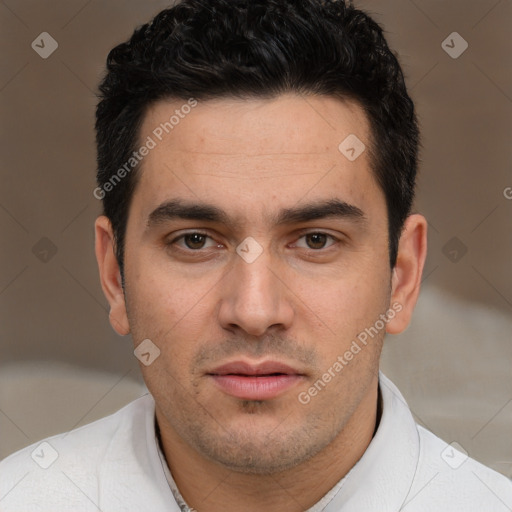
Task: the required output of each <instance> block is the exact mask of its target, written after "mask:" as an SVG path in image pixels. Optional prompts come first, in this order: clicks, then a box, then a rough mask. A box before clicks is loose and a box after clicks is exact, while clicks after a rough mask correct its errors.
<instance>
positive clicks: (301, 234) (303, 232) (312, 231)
mask: <svg viewBox="0 0 512 512" xmlns="http://www.w3.org/2000/svg"><path fill="white" fill-rule="evenodd" d="M307 235H325V236H326V237H328V238H330V239H331V240H332V241H333V243H331V244H330V245H328V246H327V247H322V249H311V248H309V247H302V249H307V250H309V251H314V252H320V251H324V250H327V249H329V248H330V247H332V246H333V245H335V244H336V243H337V242H342V238H341V237H337V236H334V235H333V234H331V233H329V232H327V231H323V230H319V229H302V230H300V231H299V232H298V233H296V241H295V242H293V245H294V246H296V245H295V244H296V243H297V241H298V240H300V239H301V238H304V237H305V236H307Z"/></svg>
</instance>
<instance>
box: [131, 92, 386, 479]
mask: <svg viewBox="0 0 512 512" xmlns="http://www.w3.org/2000/svg"><path fill="white" fill-rule="evenodd" d="M184 103H186V102H179V101H173V102H170V101H169V102H167V101H162V102H159V103H157V104H155V105H154V106H153V107H152V108H151V109H150V110H149V111H148V113H147V115H146V117H145V119H144V123H143V126H142V128H141V133H140V141H141V142H142V143H143V142H145V141H146V140H147V137H148V136H150V137H151V138H152V139H153V140H154V141H155V142H156V147H154V148H153V149H151V150H150V151H149V154H148V155H147V156H145V158H144V160H143V162H142V169H141V175H140V180H139V182H138V184H137V187H136V190H135V193H134V196H133V201H132V204H131V206H130V214H129V221H128V225H127V231H126V245H125V280H126V281H125V283H126V288H125V297H126V315H127V319H128V322H129V325H130V329H131V332H132V335H133V338H134V341H135V344H136V345H138V344H139V343H140V342H141V341H142V340H145V339H148V338H149V339H150V340H151V341H152V343H154V344H155V345H156V346H157V347H158V348H159V350H160V356H159V357H158V358H157V359H155V361H153V362H152V364H150V365H149V366H147V367H146V366H142V370H143V375H144V379H145V381H146V384H147V386H148V388H149V390H150V392H151V393H152V394H153V396H154V398H155V401H156V406H157V418H158V422H159V424H160V428H161V429H165V430H166V431H168V432H169V433H171V434H170V435H173V436H175V437H176V439H181V440H183V441H184V442H185V443H186V444H188V445H189V446H190V447H192V448H193V449H195V450H196V451H197V452H199V454H200V455H202V456H204V457H207V458H208V459H210V460H215V461H217V462H220V463H221V464H223V465H225V466H226V467H229V468H231V469H235V470H237V471H245V472H255V473H262V472H273V471H279V470H283V469H286V468H290V467H293V466H296V465H298V464H299V463H301V462H303V461H305V460H307V459H309V458H310V457H312V456H313V455H315V454H317V453H318V452H320V451H321V450H322V449H324V448H325V447H326V446H327V445H328V444H329V443H330V442H331V441H332V440H333V439H334V438H335V437H336V436H337V435H338V434H339V433H340V432H341V431H342V430H343V429H344V427H346V426H347V424H348V423H349V421H350V419H351V417H353V415H355V414H356V413H357V410H358V408H360V407H362V404H364V403H365V401H367V400H368V396H369V395H368V394H369V392H370V391H369V390H370V389H371V388H372V386H373V387H374V385H375V382H376V373H377V369H378V358H379V355H380V350H381V345H382V338H383V336H384V329H382V328H381V329H379V330H378V331H379V332H378V333H377V334H374V335H373V337H368V343H367V344H366V345H363V344H361V343H359V345H360V346H361V350H360V351H359V352H358V353H357V354H355V355H354V357H353V358H352V359H351V360H350V361H347V364H343V365H342V369H341V370H339V366H336V365H335V363H336V361H338V362H339V359H338V357H339V356H343V354H345V352H346V351H347V350H349V349H350V347H351V344H352V342H353V341H354V340H356V339H357V335H358V334H360V333H361V332H362V331H364V330H365V329H368V328H371V327H374V326H375V325H376V322H377V321H378V320H379V316H380V315H382V314H385V313H386V311H387V310H388V308H389V307H390V283H391V270H390V268H389V255H388V237H387V233H388V231H387V214H386V205H385V198H384V195H383V193H382V191H381V190H380V189H379V187H378V186H377V184H376V181H375V179H374V177H373V175H372V173H371V171H370V161H369V154H368V149H366V150H365V151H363V153H362V154H361V155H360V156H359V157H358V158H356V159H355V160H354V161H351V160H350V159H349V158H347V157H346V156H345V155H344V154H343V153H342V152H341V151H340V150H339V149H338V146H339V145H340V143H341V142H342V141H344V140H345V139H346V138H347V136H349V135H351V134H353V135H355V136H357V138H358V139H359V140H360V141H362V142H363V143H364V144H365V145H366V146H368V145H369V142H370V141H369V126H368V122H367V120H366V118H365V116H364V114H363V111H362V109H361V108H360V107H359V106H358V105H356V104H355V103H350V102H341V101H340V100H338V99H334V98H330V97H312V96H310V97H307V98H301V97H299V96H296V95H283V96H280V97H278V98H276V99H273V100H256V99H254V100H245V101H242V100H231V99H222V100H215V101H207V102H199V104H198V105H197V106H196V107H195V108H194V109H192V111H191V112H190V113H189V114H188V115H186V116H184V118H183V119H180V121H179V124H176V125H175V126H174V128H173V129H172V132H170V133H169V134H166V133H165V131H164V132H163V136H162V137H161V138H162V140H161V141H159V140H158V138H157V137H156V136H155V133H160V131H161V130H160V131H158V130H157V132H154V131H155V129H157V128H158V127H159V126H160V124H161V123H164V122H166V121H168V120H169V118H170V117H171V116H172V115H173V114H174V113H175V110H176V109H180V107H181V105H182V104H184ZM187 110H188V109H187ZM349 140H350V139H349ZM345 150H346V148H345ZM345 153H346V154H348V155H349V156H352V153H353V152H352V151H350V148H348V152H347V151H345ZM378 325H380V326H381V324H378ZM372 332H373V331H372ZM333 367H334V368H337V369H338V370H334V369H333ZM329 369H331V371H330V374H331V379H328V378H325V377H322V376H323V375H324V374H325V373H326V372H328V371H329ZM319 379H321V380H323V382H324V385H319V384H317V387H316V389H317V392H316V393H315V392H314V391H313V392H309V391H308V390H309V389H310V388H311V387H312V386H314V384H315V382H317V381H318V380H319ZM326 380H328V382H325V381H326ZM300 397H302V399H299V398H300ZM308 397H309V400H308V399H307V398H308ZM306 402H307V403H306ZM373 405H374V404H373Z"/></svg>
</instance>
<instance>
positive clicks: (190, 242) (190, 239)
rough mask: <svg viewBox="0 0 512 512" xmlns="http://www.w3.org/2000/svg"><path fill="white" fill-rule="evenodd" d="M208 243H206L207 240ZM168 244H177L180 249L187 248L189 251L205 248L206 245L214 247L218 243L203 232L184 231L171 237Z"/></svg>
mask: <svg viewBox="0 0 512 512" xmlns="http://www.w3.org/2000/svg"><path fill="white" fill-rule="evenodd" d="M208 241H209V244H208V245H207V242H208ZM169 245H177V246H178V247H180V248H181V249H189V250H191V251H198V250H200V249H206V248H208V247H216V246H218V245H219V244H217V243H216V242H215V240H213V239H212V238H211V237H209V236H208V235H206V234H204V233H200V232H198V231H194V232H193V233H185V234H183V235H180V236H178V237H176V238H175V239H173V240H172V241H171V242H170V243H169Z"/></svg>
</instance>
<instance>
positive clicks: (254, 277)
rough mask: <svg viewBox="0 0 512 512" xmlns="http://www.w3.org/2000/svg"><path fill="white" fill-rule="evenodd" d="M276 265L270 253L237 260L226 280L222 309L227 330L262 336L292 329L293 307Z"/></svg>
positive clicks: (242, 257)
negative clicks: (269, 331)
mask: <svg viewBox="0 0 512 512" xmlns="http://www.w3.org/2000/svg"><path fill="white" fill-rule="evenodd" d="M242 249H243V247H242ZM273 264H274V265H275V263H274V261H273V258H272V255H271V253H270V252H269V251H262V252H261V253H260V254H259V255H258V256H257V257H256V258H255V259H251V258H249V259H247V258H245V259H244V256H243V253H242V255H241V256H239V257H237V259H236V260H235V262H234V264H233V266H232V268H231V269H230V272H229V276H226V277H227V283H226V287H225V289H224V292H223V298H222V304H221V309H220V321H221V323H222V324H223V325H224V326H225V327H227V326H234V325H236V326H238V327H240V328H242V329H244V330H245V331H247V332H248V333H250V334H253V335H262V334H263V333H265V331H266V330H267V329H268V328H269V327H271V326H274V325H277V324H278V325H280V326H285V327H286V326H288V325H289V322H290V321H291V315H292V310H291V306H290V304H289V303H288V302H287V297H286V293H285V290H283V285H282V283H281V282H280V280H279V279H277V277H276V275H275V274H276V273H277V272H276V269H273V268H272V266H273Z"/></svg>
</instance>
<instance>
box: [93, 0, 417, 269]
mask: <svg viewBox="0 0 512 512" xmlns="http://www.w3.org/2000/svg"><path fill="white" fill-rule="evenodd" d="M99 91H100V94H99V99H100V101H99V103H98V106H97V110H96V143H97V152H98V159H97V162H98V172H97V181H98V187H99V188H101V189H102V187H104V186H105V184H106V183H107V182H108V181H109V180H110V179H111V177H112V176H113V175H114V174H115V173H116V172H117V171H118V169H119V167H120V166H121V165H123V163H124V162H126V161H127V160H128V159H129V158H130V156H131V155H132V153H133V151H134V149H135V147H136V145H137V143H138V136H139V130H140V126H141V124H142V121H143V118H144V115H145V113H146V111H147V109H148V107H149V106H150V105H151V104H152V103H154V102H156V101H158V100H160V99H182V100H187V99H190V98H195V99H196V100H208V99H214V98H222V97H234V98H242V99H244V98H272V97H275V96H277V95H280V94H283V93H287V92H295V93H298V94H304V95H306V94H315V95H331V96H335V97H340V98H347V99H352V100H354V101H356V102H357V103H358V104H359V105H360V106H361V107H362V108H363V110H364V111H365V113H366V115H367V118H368V120H369V123H370V128H371V141H370V144H369V148H368V149H369V155H370V162H371V170H372V172H373V174H374V176H375V178H376V181H377V183H378V185H379V186H380V188H381V189H382V191H383V193H384V195H385V198H386V205H387V213H388V231H389V258H390V264H391V267H394V265H395V263H396V257H397V251H398V242H399V239H400V235H401V231H402V229H403V225H404V221H405V219H406V218H407V216H408V215H409V214H410V211H411V205H412V201H413V198H414V188H415V179H416V169H417V158H418V146H419V131H418V125H417V120H416V115H415V111H414V105H413V102H412V100H411V99H410V97H409V96H408V94H407V89H406V86H405V81H404V77H403V73H402V70H401V68H400V64H399V63H398V60H397V58H396V57H395V55H394V54H393V53H392V52H391V50H390V49H389V47H388V45H387V43H386V40H385V38H384V35H383V30H382V28H381V27H380V26H379V25H378V24H377V23H376V22H375V21H374V20H373V19H371V18H370V17H369V16H368V14H366V13H365V12H363V11H361V10H358V9H356V8H354V7H353V6H352V5H351V4H350V3H348V4H347V3H346V2H344V1H338V0H332V1H329V0H183V1H181V2H180V3H178V4H177V5H175V6H174V7H172V8H169V9H166V10H164V11H162V12H160V13H159V14H158V15H157V16H156V17H155V18H154V19H153V20H152V21H151V22H150V23H147V24H145V25H143V26H141V27H139V28H137V29H136V30H135V32H134V33H133V35H132V36H131V38H130V39H129V40H128V41H127V42H125V43H122V44H120V45H118V46H116V47H115V48H113V49H112V50H111V52H110V53H109V55H108V58H107V72H106V74H105V76H104V78H103V80H102V81H101V84H100V87H99ZM137 177H138V174H137V169H135V170H134V172H132V173H130V174H129V175H127V176H126V178H124V179H123V180H122V181H121V182H120V183H118V184H117V185H116V186H115V187H113V188H112V190H110V191H109V192H108V193H102V195H101V199H102V201H103V211H104V214H105V215H106V216H107V217H108V218H109V219H110V221H111V223H112V227H113V231H114V238H115V245H116V257H117V260H118V263H119V265H120V268H121V274H122V275H123V248H124V239H125V231H126V224H127V220H128V213H129V208H130V201H131V198H132V196H133V192H134V190H135V187H136V185H137Z"/></svg>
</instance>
